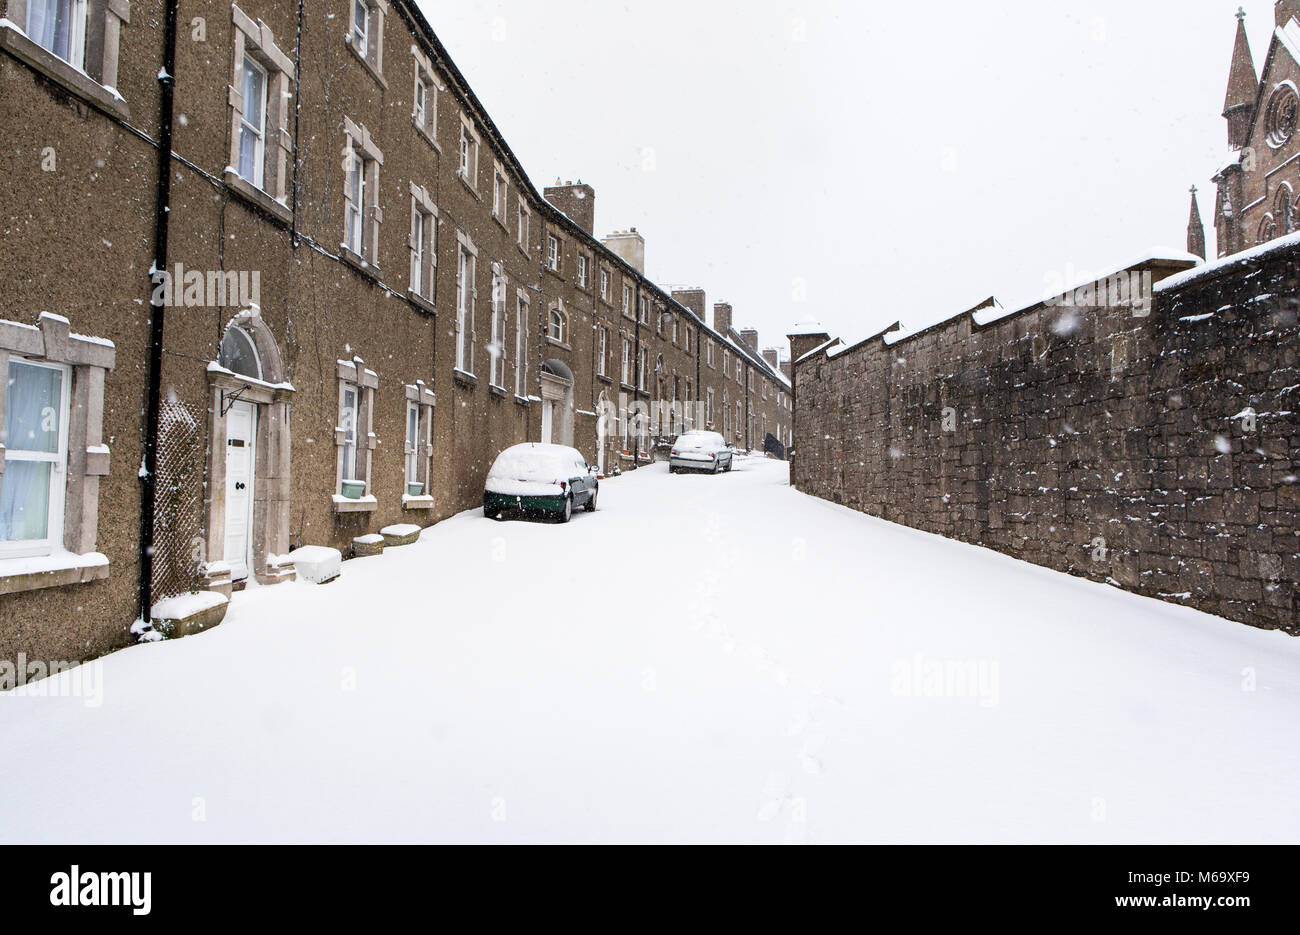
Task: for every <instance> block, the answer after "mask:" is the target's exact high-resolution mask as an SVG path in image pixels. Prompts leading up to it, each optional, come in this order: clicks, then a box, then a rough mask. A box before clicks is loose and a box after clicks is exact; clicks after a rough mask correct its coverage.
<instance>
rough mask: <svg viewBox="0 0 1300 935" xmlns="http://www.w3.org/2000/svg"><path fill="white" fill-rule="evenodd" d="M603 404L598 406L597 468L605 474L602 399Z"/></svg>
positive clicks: (603, 409)
mask: <svg viewBox="0 0 1300 935" xmlns="http://www.w3.org/2000/svg"><path fill="white" fill-rule="evenodd" d="M600 402H601V404H600V405H599V406H597V407H596V408H597V409H598V410H599V412H597V413H596V470H597V471H598V472H599V473H600V474H601V475H604V473H605V401H604V399H602V400H601V401H600Z"/></svg>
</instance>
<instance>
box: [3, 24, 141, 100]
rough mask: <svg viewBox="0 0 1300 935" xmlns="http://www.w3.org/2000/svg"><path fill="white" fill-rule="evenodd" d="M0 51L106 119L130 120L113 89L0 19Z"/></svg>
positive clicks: (16, 27)
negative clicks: (106, 117)
mask: <svg viewBox="0 0 1300 935" xmlns="http://www.w3.org/2000/svg"><path fill="white" fill-rule="evenodd" d="M0 49H4V50H6V51H7V52H9V53H10V54H11V55H13V56H14V58H16V59H18V60H19V61H21V62H23V63H24V64H26V65H28V66H29V67H31V68H33V69H34V70H36V71H38V72H40V73H41V74H42V75H44V76H45V77H47V78H49V79H50V80H51V81H54V82H55V83H57V84H60V85H62V86H63V87H64V88H66V89H67V90H69V91H71V92H72V93H73V94H75V95H76V96H77V97H79V98H81V99H82V100H84V101H86V102H87V103H88V104H91V105H92V106H94V107H97V108H99V109H100V110H102V111H104V112H105V113H106V114H108V115H109V116H112V117H116V118H118V119H119V120H130V119H131V109H130V108H129V107H127V105H126V101H125V100H124V99H123V97H122V95H121V94H119V93H118V92H117V89H116V88H108V87H105V86H104V85H102V84H100V83H99V82H98V81H96V80H95V79H94V78H91V77H90V76H89V75H87V74H86V73H85V72H84V71H82V70H81V69H79V68H77V67H76V66H75V65H72V64H70V63H68V62H66V61H64V60H63V59H61V58H59V57H58V56H57V55H55V54H54V53H53V52H50V51H48V50H47V49H44V48H42V47H41V46H39V45H37V44H36V42H34V41H33V40H32V39H30V38H28V36H27V34H26V33H25V32H23V30H21V29H19V28H18V25H17V24H16V23H14V22H11V21H10V20H8V19H0Z"/></svg>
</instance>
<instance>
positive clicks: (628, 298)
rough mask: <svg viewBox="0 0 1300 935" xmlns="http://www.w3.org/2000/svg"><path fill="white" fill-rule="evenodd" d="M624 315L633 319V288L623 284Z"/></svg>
mask: <svg viewBox="0 0 1300 935" xmlns="http://www.w3.org/2000/svg"><path fill="white" fill-rule="evenodd" d="M623 314H624V315H626V316H627V317H628V318H631V317H632V287H631V286H629V285H628V284H627V283H623Z"/></svg>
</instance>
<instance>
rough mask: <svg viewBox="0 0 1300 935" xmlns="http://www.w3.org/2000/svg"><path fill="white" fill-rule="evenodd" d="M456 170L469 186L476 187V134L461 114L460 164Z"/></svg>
mask: <svg viewBox="0 0 1300 935" xmlns="http://www.w3.org/2000/svg"><path fill="white" fill-rule="evenodd" d="M456 172H457V174H458V175H459V176H460V177H461V179H462V180H463V181H464V182H465V184H466V185H468V186H469V187H470V188H477V187H478V134H477V133H475V132H474V128H473V127H472V126H471V125H470V122H469V120H468V119H467V118H466V117H465V116H464V115H463V114H462V115H461V118H460V165H459V166H458V168H457V169H456Z"/></svg>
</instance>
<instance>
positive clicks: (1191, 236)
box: [1187, 185, 1205, 260]
mask: <svg viewBox="0 0 1300 935" xmlns="http://www.w3.org/2000/svg"><path fill="white" fill-rule="evenodd" d="M1187 252H1188V253H1191V254H1195V255H1196V256H1199V257H1200V258H1201V259H1202V260H1203V259H1205V225H1204V224H1203V223H1202V222H1201V207H1200V205H1198V204H1197V203H1196V186H1195V185H1193V186H1192V214H1191V217H1189V218H1188V219H1187Z"/></svg>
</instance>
